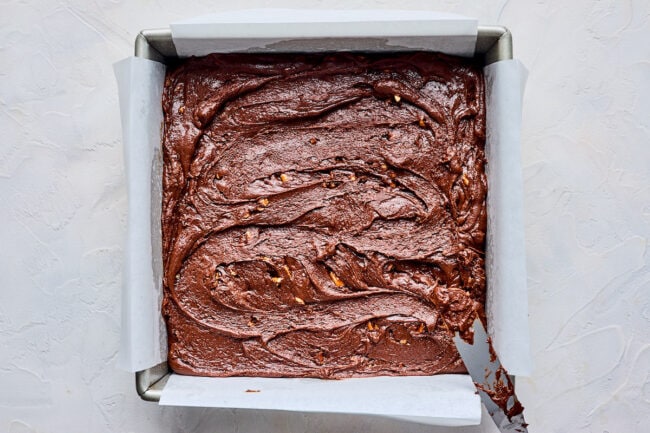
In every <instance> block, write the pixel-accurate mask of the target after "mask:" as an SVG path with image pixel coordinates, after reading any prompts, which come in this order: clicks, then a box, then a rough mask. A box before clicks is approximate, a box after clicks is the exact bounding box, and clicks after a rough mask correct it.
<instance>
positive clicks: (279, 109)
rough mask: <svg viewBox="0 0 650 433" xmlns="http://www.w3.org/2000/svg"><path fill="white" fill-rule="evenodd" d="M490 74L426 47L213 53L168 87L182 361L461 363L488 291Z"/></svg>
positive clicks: (439, 368) (338, 369)
mask: <svg viewBox="0 0 650 433" xmlns="http://www.w3.org/2000/svg"><path fill="white" fill-rule="evenodd" d="M483 88H484V85H483V76H482V72H481V69H480V68H479V67H478V66H477V65H475V64H473V63H472V62H471V61H468V60H463V59H459V58H454V57H448V56H443V55H439V54H434V53H408V54H391V55H386V54H384V55H381V56H380V55H357V54H319V55H277V54H276V55H250V54H249V55H244V54H237V55H235V54H228V55H211V56H207V57H204V58H192V59H188V60H185V61H183V62H182V63H180V64H179V65H177V66H175V67H173V68H169V70H168V73H167V77H166V82H165V88H164V94H163V109H164V118H165V123H164V140H163V146H164V179H163V218H162V228H163V254H164V257H163V258H164V266H165V277H164V289H165V296H164V304H163V314H164V316H165V319H166V322H167V329H168V336H169V364H170V366H171V368H172V369H173V370H174V371H176V372H178V373H182V374H192V375H207V376H275V377H277V376H283V377H320V378H342V377H351V376H376V375H430V374H436V373H450V372H464V371H465V368H464V366H463V363H462V361H461V359H460V356H459V354H458V352H457V351H456V349H455V346H454V344H453V341H452V340H451V335H450V332H449V331H450V330H452V331H453V330H461V331H463V332H469V331H468V329H469V327H470V326H471V324H472V321H473V319H474V317H475V314H476V311H478V310H479V309H480V308H481V304H482V303H484V297H485V275H484V235H485V226H486V210H485V197H486V179H485V172H484V168H485V156H484V136H485V133H484V131H485V126H484V119H485V112H484V91H483Z"/></svg>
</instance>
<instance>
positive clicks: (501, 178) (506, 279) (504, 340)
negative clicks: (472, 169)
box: [484, 59, 531, 375]
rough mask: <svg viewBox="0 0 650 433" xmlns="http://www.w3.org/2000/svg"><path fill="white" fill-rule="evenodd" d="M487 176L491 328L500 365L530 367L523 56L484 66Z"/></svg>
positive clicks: (517, 370)
mask: <svg viewBox="0 0 650 433" xmlns="http://www.w3.org/2000/svg"><path fill="white" fill-rule="evenodd" d="M484 71H485V83H486V86H485V88H486V95H485V97H486V103H487V107H486V121H487V122H486V129H487V131H486V132H487V139H486V146H485V153H486V158H487V161H488V164H487V177H488V199H487V208H488V209H487V210H488V231H487V248H486V250H487V253H486V263H485V270H486V273H487V283H488V291H487V303H486V310H487V317H488V333H489V334H490V336H491V338H492V342H493V344H494V349H495V350H496V352H497V354H498V355H499V360H500V361H501V364H502V365H503V366H504V367H505V368H506V370H508V373H510V374H514V375H528V374H530V371H531V358H530V334H529V327H528V291H527V288H526V246H525V242H524V193H523V184H524V181H523V175H522V169H521V102H522V97H523V93H524V86H525V84H526V78H527V76H528V73H527V71H526V69H525V68H524V66H523V65H522V64H521V62H519V61H518V60H516V59H515V60H504V61H501V62H497V63H493V64H491V65H488V66H486V67H485V68H484Z"/></svg>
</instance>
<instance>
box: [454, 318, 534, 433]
mask: <svg viewBox="0 0 650 433" xmlns="http://www.w3.org/2000/svg"><path fill="white" fill-rule="evenodd" d="M473 326H474V343H473V344H469V343H467V342H466V341H465V340H463V339H462V338H461V337H460V336H459V335H458V333H456V335H454V342H455V343H456V348H457V349H458V352H460V356H461V357H462V358H463V362H464V363H465V367H467V371H468V372H469V374H470V376H472V380H473V381H474V383H475V384H476V389H477V390H478V394H479V395H480V397H481V401H482V402H483V404H484V405H485V408H486V409H487V411H488V413H489V414H490V416H491V417H492V419H493V420H494V422H495V423H496V425H497V427H498V428H499V431H501V432H502V433H506V432H507V433H514V432H517V433H528V429H527V428H526V426H527V425H528V424H526V422H525V421H524V414H523V407H522V406H521V404H520V403H519V400H517V396H516V395H515V386H514V383H513V381H512V379H511V378H510V376H508V373H507V372H506V371H505V369H504V368H503V367H502V366H501V363H500V362H499V359H498V358H497V356H496V354H495V352H494V350H492V347H491V343H490V341H489V339H488V335H487V332H485V328H484V327H483V324H482V323H481V321H480V320H479V319H476V320H475V321H474V325H473Z"/></svg>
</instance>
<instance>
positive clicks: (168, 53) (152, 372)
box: [134, 26, 513, 402]
mask: <svg viewBox="0 0 650 433" xmlns="http://www.w3.org/2000/svg"><path fill="white" fill-rule="evenodd" d="M512 52H513V51H512V34H511V33H510V31H509V30H508V29H507V28H506V27H504V26H478V33H477V37H476V50H475V57H477V58H480V59H481V60H483V62H484V63H485V65H489V64H491V63H494V62H498V61H500V60H510V59H512V58H513V54H512ZM134 54H135V56H136V57H142V58H144V59H149V60H154V61H157V62H161V63H166V62H167V61H169V60H173V59H177V58H178V53H177V52H176V47H175V46H174V41H173V40H172V32H171V30H170V29H150V30H142V31H141V32H140V33H139V34H138V36H137V37H136V38H135V53H134ZM171 374H173V373H172V372H171V370H170V369H169V366H168V365H167V363H166V362H163V363H161V364H158V365H155V366H153V367H150V368H147V369H146V370H142V371H138V372H136V373H135V387H136V390H137V392H138V395H139V396H140V398H142V400H145V401H152V402H157V401H160V395H161V394H162V390H163V388H164V387H165V384H166V383H167V380H168V379H169V376H170V375H171Z"/></svg>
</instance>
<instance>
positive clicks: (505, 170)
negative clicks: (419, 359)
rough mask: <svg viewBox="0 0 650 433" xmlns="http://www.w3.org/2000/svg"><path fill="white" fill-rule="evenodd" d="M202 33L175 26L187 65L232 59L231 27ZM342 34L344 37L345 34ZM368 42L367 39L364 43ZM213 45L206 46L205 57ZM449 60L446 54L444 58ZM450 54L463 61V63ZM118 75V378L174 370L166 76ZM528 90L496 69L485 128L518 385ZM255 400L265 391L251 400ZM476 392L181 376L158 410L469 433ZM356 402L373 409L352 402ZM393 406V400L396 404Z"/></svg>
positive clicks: (396, 27) (492, 274)
mask: <svg viewBox="0 0 650 433" xmlns="http://www.w3.org/2000/svg"><path fill="white" fill-rule="evenodd" d="M319 12H321V11H319ZM380 12H386V11H380ZM388 12H390V11H388ZM373 14H375V12H373ZM373 17H374V19H373V20H370V21H372V22H384V23H387V22H388V21H389V17H387V16H384V18H383V19H384V21H381V20H380V19H379V18H381V14H379V15H377V14H375V15H373ZM236 18H237V16H235V15H231V16H230V19H231V20H233V24H232V25H231V26H230V27H229V28H230V32H231V33H228V34H224V33H223V31H224V30H223V29H221V30H219V32H220V33H219V34H218V35H217V36H219V37H223V38H225V39H226V42H227V41H228V40H229V38H228V36H229V35H230V36H232V35H236V36H241V35H249V34H250V31H251V29H253V28H256V27H257V26H250V25H247V24H242V23H239V25H236V24H235V23H234V20H235V19H236ZM328 19H330V18H328ZM448 19H450V18H449V17H445V18H444V20H445V23H447V21H446V20H448ZM197 21H198V23H197V24H196V25H197V26H198V27H196V29H194V30H192V32H188V28H190V23H189V22H184V23H181V24H178V23H177V24H175V25H172V30H173V32H174V40H175V43H176V44H177V49H178V51H179V52H180V53H182V54H183V55H188V53H190V52H191V50H189V49H188V48H187V45H184V44H188V43H189V44H190V45H191V43H190V42H189V41H191V40H194V41H195V42H196V43H197V45H196V51H195V53H199V54H200V53H204V51H202V50H206V49H208V48H209V49H210V51H227V49H229V47H230V46H229V45H228V42H227V43H226V44H225V46H226V48H227V49H220V48H223V46H222V45H221V42H222V41H221V39H219V40H218V41H217V40H214V39H213V40H210V39H211V36H213V35H215V34H214V33H211V32H213V31H215V30H214V28H216V27H219V28H221V26H209V25H206V24H205V19H198V20H197ZM296 21H298V20H297V19H296ZM312 24H313V23H312ZM323 24H326V25H327V26H330V25H331V24H332V23H330V22H329V21H323ZM356 24H357V22H354V23H353V25H352V26H353V27H355V28H356ZM447 24H449V23H447ZM466 24H467V20H466V19H463V20H460V22H459V24H458V25H459V28H466V27H464V26H466ZM412 25H413V21H409V20H407V19H404V20H401V21H396V22H391V23H390V25H388V24H387V26H388V27H390V28H391V29H393V30H391V31H392V32H393V33H400V31H401V32H402V33H407V32H406V31H405V29H410V26H412ZM179 26H180V27H179ZM179 28H181V29H182V30H181V35H182V37H178V34H177V33H176V31H177V30H178V29H179ZM281 28H283V27H282V26H277V25H273V26H270V27H268V28H267V30H266V32H269V31H270V30H269V29H271V30H274V31H279V29H281ZM344 28H345V26H344ZM369 28H372V27H369ZM400 28H401V30H400ZM473 28H474V30H473V34H472V35H466V36H467V37H469V38H473V39H472V41H475V38H476V24H475V20H474V27H473ZM255 31H259V32H261V33H259V35H257V34H255V35H257V36H260V37H262V36H264V35H265V34H266V36H267V39H269V40H273V41H275V42H274V44H275V45H265V47H266V48H265V49H267V50H284V48H283V47H285V46H286V45H283V42H282V41H284V40H286V39H283V37H281V35H278V34H275V33H264V31H261V30H259V29H258V30H255ZM294 31H297V30H294ZM355 31H358V30H355ZM367 31H370V30H367ZM202 32H204V33H202ZM247 32H248V33H247ZM340 32H342V33H341V34H344V35H346V33H345V32H344V31H343V30H340ZM351 33H352V32H351V31H350V34H351ZM202 34H203V36H202V37H201V38H199V36H201V35H202ZM330 34H331V33H330ZM363 36H364V35H363V34H362V35H361V37H362V39H363ZM370 36H374V34H373V35H370ZM456 38H460V39H462V40H465V42H459V44H460V45H464V46H465V48H462V50H466V49H467V46H468V45H467V40H468V39H467V38H464V37H462V36H448V37H447V39H449V40H454V39H456ZM230 39H232V38H230ZM235 39H237V38H235ZM208 40H210V41H209V43H208V42H207V41H208ZM201 41H203V42H201ZM341 41H343V39H341ZM206 43H208V45H205V44H206ZM292 43H293V41H290V44H292ZM441 46H456V47H457V46H458V44H457V43H456V42H448V43H447V42H443V43H442V45H441ZM206 47H208V48H206ZM274 47H275V48H274ZM473 48H474V42H472V43H471V49H472V53H473ZM455 49H456V48H455ZM441 50H442V51H443V52H445V50H444V49H441ZM446 52H447V53H456V54H457V52H455V51H452V52H450V51H446ZM115 71H116V76H117V79H118V83H119V89H120V108H121V112H122V118H123V120H122V126H123V135H124V149H125V160H126V164H127V182H128V192H129V220H128V239H127V243H126V248H125V260H126V263H125V273H124V276H125V282H124V290H123V301H122V304H123V323H122V325H123V326H122V346H121V350H120V366H122V368H124V369H127V370H129V371H137V370H142V369H145V368H148V367H152V366H154V365H156V364H158V363H160V362H162V361H163V360H164V359H165V358H166V350H167V347H166V340H165V328H164V324H163V322H162V317H161V314H160V299H161V282H160V281H161V278H160V275H161V268H160V260H161V259H160V244H161V241H160V226H159V221H160V191H159V189H158V190H157V189H156V188H159V186H160V184H161V170H160V157H159V152H160V139H161V136H160V125H161V123H162V112H161V109H160V105H161V92H162V83H163V79H164V66H163V65H161V64H159V63H156V62H153V61H149V60H144V59H138V58H130V59H126V60H124V61H122V62H120V63H118V64H116V66H115ZM524 81H525V71H524V69H523V67H522V66H521V64H520V63H519V62H517V61H506V62H499V64H498V65H492V66H488V67H486V83H487V85H488V86H487V88H488V90H487V92H486V93H487V94H486V97H487V109H488V113H490V114H489V115H488V119H487V120H488V122H487V128H488V131H487V134H488V145H487V151H488V161H489V162H488V164H489V167H488V182H489V196H488V210H489V215H490V216H489V218H488V240H489V241H488V245H487V247H488V249H487V252H486V254H487V266H488V269H487V271H488V293H489V295H488V296H489V299H488V311H487V314H488V320H489V322H490V324H491V326H490V333H491V336H492V338H493V340H494V343H495V347H496V348H497V352H498V354H499V357H500V358H501V361H502V363H503V364H504V366H505V367H506V368H507V369H509V370H510V372H511V373H516V374H522V372H523V373H527V372H528V371H529V366H530V356H529V348H528V318H527V292H526V285H525V282H526V274H525V254H524V252H525V250H524V249H523V214H522V202H523V200H522V180H521V163H520V159H519V155H520V149H519V145H520V144H519V128H520V124H521V94H522V92H523V84H524ZM152 185H153V187H152ZM152 246H153V247H152ZM154 248H156V250H154ZM242 389H243V391H242ZM246 389H252V390H256V389H260V390H261V391H260V392H259V393H246V392H245V391H246ZM474 391H475V389H474V387H473V384H472V382H471V379H470V377H469V376H468V375H437V376H432V377H397V378H381V377H378V378H367V379H355V380H341V381H322V380H307V379H299V380H296V379H262V378H199V377H188V376H179V375H174V374H172V376H171V377H170V379H169V381H168V382H167V385H166V386H165V388H164V390H163V392H162V397H161V401H160V403H161V404H168V405H187V406H208V407H210V406H212V407H240V408H253V407H254V408H260V409H284V410H296V411H317V412H343V413H366V414H383V415H389V416H394V417H398V418H409V419H413V420H418V421H419V422H426V423H431V424H438V425H469V424H478V423H479V422H480V413H481V411H480V400H479V398H478V396H477V395H476V394H475V393H474ZM318 393H325V394H326V395H330V396H331V398H328V399H318V400H315V399H314V398H313V396H314V395H318ZM347 393H350V395H354V396H356V395H357V394H359V395H360V396H361V395H363V396H367V397H369V398H354V399H346V398H345V397H344V396H345V395H347ZM381 393H385V394H386V395H387V399H388V400H383V399H380V398H376V397H375V398H373V396H376V395H379V394H381ZM242 394H243V395H242ZM388 395H390V396H392V397H390V398H389V397H388ZM310 396H312V397H310ZM402 400H408V401H410V402H413V401H421V402H423V403H422V404H421V405H420V404H417V405H414V406H413V405H412V406H409V407H402V406H400V405H397V406H396V405H395V401H402ZM382 401H384V402H385V403H382ZM434 403H435V404H434ZM400 408H401V409H400Z"/></svg>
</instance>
